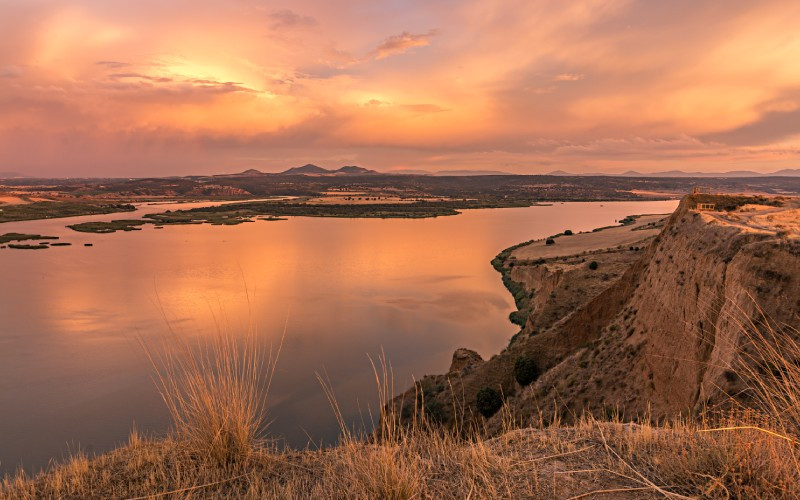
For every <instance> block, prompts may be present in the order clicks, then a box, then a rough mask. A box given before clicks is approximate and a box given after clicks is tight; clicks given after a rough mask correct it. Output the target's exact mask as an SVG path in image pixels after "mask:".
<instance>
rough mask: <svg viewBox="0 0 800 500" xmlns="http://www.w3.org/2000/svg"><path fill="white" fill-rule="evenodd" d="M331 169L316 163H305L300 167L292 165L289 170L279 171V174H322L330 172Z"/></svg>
mask: <svg viewBox="0 0 800 500" xmlns="http://www.w3.org/2000/svg"><path fill="white" fill-rule="evenodd" d="M331 172H332V171H331V170H328V169H326V168H322V167H318V166H316V165H312V164H310V163H307V164H306V165H303V166H302V167H293V168H290V169H289V170H284V171H283V172H280V174H281V175H324V174H330V173H331Z"/></svg>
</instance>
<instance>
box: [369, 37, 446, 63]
mask: <svg viewBox="0 0 800 500" xmlns="http://www.w3.org/2000/svg"><path fill="white" fill-rule="evenodd" d="M435 35H436V31H435V30H431V31H429V32H427V33H421V34H416V35H415V34H412V33H409V32H408V31H404V32H402V33H400V34H399V35H394V36H390V37H389V38H387V39H386V40H384V41H383V43H381V44H380V45H378V47H377V48H376V49H375V51H374V53H373V54H374V56H375V59H385V58H387V57H389V56H393V55H395V54H403V53H405V52H408V51H409V50H410V49H413V48H414V47H425V46H427V45H430V43H431V38H432V37H433V36H435Z"/></svg>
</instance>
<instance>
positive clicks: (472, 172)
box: [382, 169, 517, 177]
mask: <svg viewBox="0 0 800 500" xmlns="http://www.w3.org/2000/svg"><path fill="white" fill-rule="evenodd" d="M382 173H384V174H391V175H435V176H437V177H445V176H453V177H464V176H470V175H517V174H511V173H508V172H500V171H498V170H437V171H435V172H431V171H430V170H412V169H402V170H390V171H389V172H382Z"/></svg>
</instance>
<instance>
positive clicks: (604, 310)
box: [420, 197, 800, 427]
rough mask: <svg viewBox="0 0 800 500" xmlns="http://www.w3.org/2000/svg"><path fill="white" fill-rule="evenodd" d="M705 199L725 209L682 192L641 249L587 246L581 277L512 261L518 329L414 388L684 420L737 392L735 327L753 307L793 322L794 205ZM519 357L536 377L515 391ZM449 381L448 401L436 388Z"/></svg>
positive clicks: (796, 277)
mask: <svg viewBox="0 0 800 500" xmlns="http://www.w3.org/2000/svg"><path fill="white" fill-rule="evenodd" d="M712 201H716V202H717V203H718V204H719V205H723V206H726V207H728V208H733V209H734V210H733V211H730V212H728V211H725V212H698V211H696V210H695V207H696V203H697V202H698V200H697V199H693V198H691V197H689V198H687V199H685V200H684V201H683V202H682V203H681V205H680V206H679V208H678V209H677V210H676V212H675V213H674V214H673V215H672V216H671V217H670V218H669V220H668V221H667V223H666V224H665V226H664V228H663V230H662V231H661V233H660V234H659V235H658V236H657V237H655V239H653V240H652V241H651V242H649V245H647V247H646V248H644V249H643V251H641V252H630V251H627V250H626V249H615V250H609V251H607V252H604V253H598V254H596V255H592V256H591V257H590V258H593V259H594V258H596V259H598V260H599V261H600V262H601V264H600V269H605V270H609V271H610V272H609V273H608V274H607V275H606V277H607V279H606V280H601V281H600V282H598V281H597V280H596V277H597V275H596V273H595V274H591V273H588V276H589V277H590V278H589V280H590V281H588V282H584V283H583V285H581V280H582V279H587V278H586V276H587V272H586V271H585V267H584V266H585V265H584V266H582V265H580V264H577V265H576V264H574V263H575V262H578V263H580V262H583V261H585V260H586V257H585V256H583V257H581V256H575V257H572V261H571V260H570V258H561V259H554V261H555V262H554V261H548V262H546V263H544V264H542V263H541V262H539V263H537V264H531V263H524V262H515V263H514V268H513V270H512V271H511V275H510V276H511V277H512V278H513V279H514V280H515V281H518V282H520V283H522V284H524V285H525V287H526V289H529V290H533V291H534V298H533V299H532V301H531V306H530V309H531V314H530V316H529V319H528V322H527V324H526V325H525V328H524V329H523V332H522V333H521V334H520V336H519V337H518V339H517V340H516V341H515V342H513V343H512V344H511V345H510V346H509V347H508V348H507V349H506V350H504V351H503V352H502V353H500V354H499V355H497V356H495V357H493V358H492V359H491V360H488V361H485V362H481V363H472V364H471V365H470V366H469V368H468V369H467V370H461V371H458V370H454V371H451V372H450V373H448V374H447V375H445V376H443V377H444V378H445V379H449V380H447V383H444V384H443V383H442V380H443V379H442V377H438V378H437V377H428V378H426V379H423V381H422V384H421V386H420V387H421V388H422V390H423V391H426V397H428V396H427V390H428V389H430V388H433V389H434V390H433V393H434V394H433V395H432V396H431V398H432V399H431V400H432V401H434V402H435V403H437V404H444V403H446V402H449V405H450V406H452V401H453V399H456V400H458V399H459V397H460V398H461V401H460V402H461V404H463V405H464V408H463V411H464V414H465V415H470V414H472V413H474V408H475V407H474V401H475V397H474V395H475V394H476V393H477V391H478V390H480V389H481V388H482V387H495V388H498V389H502V392H503V394H504V396H505V398H506V400H507V401H508V402H509V403H510V406H511V407H512V409H513V410H514V413H515V414H516V415H517V417H518V418H521V420H523V422H524V421H525V420H526V419H532V420H537V419H538V418H540V413H544V416H545V418H547V417H549V416H551V414H552V413H553V412H554V411H559V412H560V413H561V414H562V416H564V417H569V415H580V414H581V413H582V412H584V411H589V412H592V413H595V414H598V413H605V414H607V413H608V412H609V411H613V412H619V413H620V414H621V415H622V416H623V417H624V418H636V417H637V416H642V415H645V414H649V415H651V416H652V417H654V418H660V417H669V416H676V415H678V414H684V415H685V414H687V413H689V412H695V411H697V410H698V409H700V408H702V407H703V406H706V405H715V404H717V403H723V402H724V401H728V400H729V398H728V395H737V394H739V393H740V391H741V389H742V388H743V385H742V384H743V383H742V381H741V380H740V379H739V378H738V377H737V376H736V365H737V363H738V362H739V356H740V355H741V352H742V351H743V349H746V348H747V347H746V338H745V336H744V335H743V327H742V323H743V322H748V321H750V320H753V321H755V322H757V323H758V322H761V320H762V319H763V315H766V316H767V317H768V318H770V320H772V321H773V322H775V323H778V324H789V325H794V326H797V325H798V323H800V321H799V320H798V312H800V240H798V236H800V231H798V227H800V210H798V209H797V208H794V207H795V206H796V205H797V206H800V204H798V202H797V201H795V200H785V201H784V204H785V205H786V206H784V207H782V208H771V207H765V206H749V205H748V206H744V208H742V206H743V205H744V203H745V202H746V201H747V200H742V199H739V198H734V201H731V197H717V198H712ZM729 205H732V206H729ZM531 266H533V267H531ZM592 280H593V281H592ZM565 287H566V288H567V290H570V289H571V290H572V293H566V292H565V290H564V289H565ZM576 289H578V290H580V293H575V290H576ZM560 295H564V297H562V298H561V299H560V298H559V296H560ZM759 308H760V309H759ZM519 356H525V357H528V358H531V359H533V360H534V361H535V362H536V364H537V365H538V366H539V368H540V370H541V371H542V372H543V373H542V375H541V376H540V377H539V378H538V380H536V381H535V382H534V383H533V384H532V385H530V386H528V387H525V388H522V387H520V386H519V385H518V384H517V383H516V382H515V381H514V377H513V364H514V360H515V359H516V358H517V357H519ZM426 383H427V385H426ZM451 384H452V385H453V387H454V388H456V389H454V392H457V393H458V396H457V397H455V398H454V397H453V395H452V394H451V393H450V391H449V390H447V389H445V390H443V391H440V392H437V391H436V390H435V389H436V388H437V387H441V386H445V387H448V386H449V385H451ZM444 413H447V412H446V411H445V412H444ZM453 417H455V415H454V414H445V415H441V416H440V418H442V419H443V420H445V421H448V419H450V418H453ZM498 418H499V417H494V419H490V422H489V423H490V427H491V425H492V423H493V422H494V423H496V424H497V423H498V422H496V420H498Z"/></svg>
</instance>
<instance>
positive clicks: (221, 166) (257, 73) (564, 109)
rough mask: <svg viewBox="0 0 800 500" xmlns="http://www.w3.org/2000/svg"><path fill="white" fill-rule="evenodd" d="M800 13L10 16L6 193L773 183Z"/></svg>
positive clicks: (628, 2) (406, 5)
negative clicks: (13, 187) (331, 182)
mask: <svg viewBox="0 0 800 500" xmlns="http://www.w3.org/2000/svg"><path fill="white" fill-rule="evenodd" d="M799 23H800V4H798V3H797V2H794V1H792V0H767V1H764V2H758V3H748V2H723V1H719V0H713V1H712V0H709V1H703V2H648V1H645V0H614V1H610V2H609V1H598V0H578V1H575V2H569V3H563V2H549V1H546V0H510V1H503V2H494V1H477V0H467V1H461V2H454V1H452V0H434V1H431V2H424V3H423V2H396V3H375V2H368V1H366V0H355V1H351V2H347V3H345V4H341V3H339V4H336V5H333V4H332V3H330V2H320V1H314V0H302V1H296V2H293V3H292V4H289V3H288V2H273V3H270V4H269V5H267V4H265V3H264V2H260V1H249V0H231V1H228V2H222V1H213V0H198V1H196V2H191V3H186V2H156V1H154V0H143V1H138V2H132V1H117V2H103V3H98V2H94V1H89V0H83V1H78V2H72V3H71V4H70V6H69V7H64V5H63V4H60V3H58V2H20V1H11V0H6V1H3V0H0V32H2V33H3V41H2V42H0V158H1V159H2V160H0V171H5V170H9V171H21V172H24V173H29V174H32V175H120V176H131V175H153V174H166V173H169V174H184V173H218V172H222V171H235V170H243V169H245V168H259V169H262V170H265V171H269V170H277V169H282V168H285V167H287V166H291V165H294V164H296V163H306V162H309V161H313V162H316V163H321V164H323V165H327V166H337V164H336V163H337V162H339V161H341V159H343V158H346V159H347V162H348V163H357V164H361V165H364V166H367V167H371V168H377V169H387V170H388V169H392V168H397V167H401V166H402V167H419V168H433V169H440V168H441V169H455V168H480V169H499V170H506V171H510V172H519V173H545V172H549V171H552V170H558V169H562V170H570V171H611V172H620V171H625V170H629V169H636V170H642V171H648V170H650V171H653V170H668V169H673V168H679V169H683V170H706V171H725V170H733V169H753V170H761V171H773V170H778V169H781V168H796V167H798V166H799V164H800V161H798V160H800V158H798V157H800V147H799V146H798V143H800V65H798V64H797V63H796V61H797V60H800V38H798V37H797V36H796V34H795V32H796V26H797V25H798V24H799Z"/></svg>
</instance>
